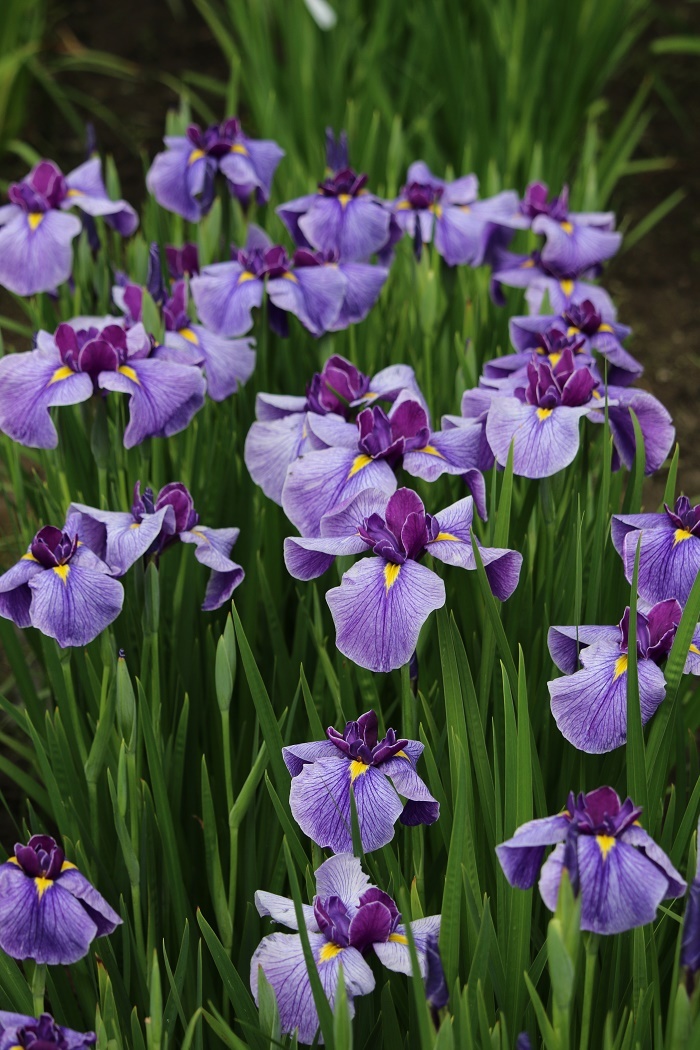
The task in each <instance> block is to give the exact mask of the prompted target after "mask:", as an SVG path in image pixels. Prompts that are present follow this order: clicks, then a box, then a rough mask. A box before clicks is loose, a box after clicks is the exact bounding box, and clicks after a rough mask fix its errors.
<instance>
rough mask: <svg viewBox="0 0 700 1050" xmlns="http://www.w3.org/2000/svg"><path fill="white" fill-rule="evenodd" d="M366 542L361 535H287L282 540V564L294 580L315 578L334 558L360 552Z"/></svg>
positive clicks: (365, 546)
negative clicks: (312, 536)
mask: <svg viewBox="0 0 700 1050" xmlns="http://www.w3.org/2000/svg"><path fill="white" fill-rule="evenodd" d="M366 550H367V544H366V542H365V541H364V540H363V539H362V537H361V536H346V537H343V538H341V537H338V538H336V537H334V536H331V537H320V538H318V539H316V538H311V537H304V536H287V537H286V539H285V541H284V564H285V565H286V567H287V572H288V573H289V575H290V576H293V577H294V579H295V580H315V579H316V578H317V577H318V576H322V575H323V573H324V572H325V571H326V570H327V569H329V568H330V566H331V565H332V564H333V562H334V561H335V559H336V558H338V557H342V556H343V555H348V554H362V552H363V551H366Z"/></svg>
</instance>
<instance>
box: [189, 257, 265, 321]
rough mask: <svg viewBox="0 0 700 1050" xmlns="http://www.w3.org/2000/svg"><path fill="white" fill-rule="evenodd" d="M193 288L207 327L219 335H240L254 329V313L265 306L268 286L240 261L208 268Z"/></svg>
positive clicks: (194, 296)
mask: <svg viewBox="0 0 700 1050" xmlns="http://www.w3.org/2000/svg"><path fill="white" fill-rule="evenodd" d="M190 287H191V289H192V298H193V300H194V305H195V306H196V308H197V313H198V315H199V318H200V320H201V321H202V323H203V324H204V325H206V327H207V328H209V329H211V331H212V332H215V333H216V334H217V335H223V336H241V335H245V334H246V332H249V331H250V329H251V328H252V327H253V310H254V309H256V308H257V307H259V306H261V304H262V301H263V293H264V289H265V284H264V281H263V279H262V278H261V277H255V276H254V274H252V273H250V272H249V271H248V270H244V269H243V267H242V266H241V264H240V263H239V262H222V263H213V264H212V265H211V266H205V267H204V269H203V270H202V272H201V273H200V274H199V275H198V276H196V277H193V278H192V282H191V285H190Z"/></svg>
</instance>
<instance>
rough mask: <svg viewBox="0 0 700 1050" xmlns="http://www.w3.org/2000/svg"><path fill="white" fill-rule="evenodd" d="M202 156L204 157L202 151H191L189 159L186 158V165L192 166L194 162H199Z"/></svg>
mask: <svg viewBox="0 0 700 1050" xmlns="http://www.w3.org/2000/svg"><path fill="white" fill-rule="evenodd" d="M203 156H204V150H203V149H193V150H192V152H191V153H190V155H189V157H188V158H187V163H188V164H194V162H195V161H196V160H201V159H202V157H203Z"/></svg>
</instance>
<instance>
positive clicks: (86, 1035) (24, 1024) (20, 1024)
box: [0, 1010, 97, 1050]
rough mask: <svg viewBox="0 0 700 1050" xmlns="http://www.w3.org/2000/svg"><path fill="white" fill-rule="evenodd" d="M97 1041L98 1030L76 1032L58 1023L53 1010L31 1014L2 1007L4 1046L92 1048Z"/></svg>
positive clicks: (0, 1039) (1, 1049) (7, 1049)
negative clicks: (15, 1012) (50, 1012)
mask: <svg viewBox="0 0 700 1050" xmlns="http://www.w3.org/2000/svg"><path fill="white" fill-rule="evenodd" d="M96 1042H97V1036H96V1035H95V1033H94V1032H75V1031H73V1029H72V1028H64V1026H63V1025H59V1024H56V1022H55V1021H54V1019H53V1017H52V1016H51V1014H42V1015H41V1017H27V1016H26V1015H25V1014H12V1013H8V1012H7V1011H6V1010H0V1050H18V1048H20V1047H21V1048H22V1050H25V1048H26V1050H49V1048H50V1047H53V1046H55V1047H56V1048H57V1050H90V1048H91V1047H93V1046H94V1045H95V1043H96Z"/></svg>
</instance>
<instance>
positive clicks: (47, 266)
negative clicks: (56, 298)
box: [0, 211, 82, 296]
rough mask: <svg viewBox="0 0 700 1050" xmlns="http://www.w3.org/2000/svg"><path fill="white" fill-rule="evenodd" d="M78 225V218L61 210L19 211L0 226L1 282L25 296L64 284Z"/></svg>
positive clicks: (0, 283)
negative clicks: (31, 212) (41, 211)
mask: <svg viewBox="0 0 700 1050" xmlns="http://www.w3.org/2000/svg"><path fill="white" fill-rule="evenodd" d="M81 228H82V227H81V224H80V219H78V218H76V216H75V215H65V214H64V213H63V212H61V211H47V212H43V213H38V214H29V213H26V212H24V211H22V212H20V213H19V214H18V215H16V216H15V217H14V218H13V219H11V220H10V222H8V223H7V224H6V225H5V226H2V227H0V285H2V286H3V287H5V288H7V289H8V290H9V291H10V292H14V294H15V295H24V296H26V295H34V294H35V293H37V292H50V291H53V290H54V289H55V288H58V286H59V285H61V284H64V283H65V282H66V281H67V280H68V278H69V277H70V275H71V269H72V267H73V238H74V237H77V236H78V234H79V233H80V230H81Z"/></svg>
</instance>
